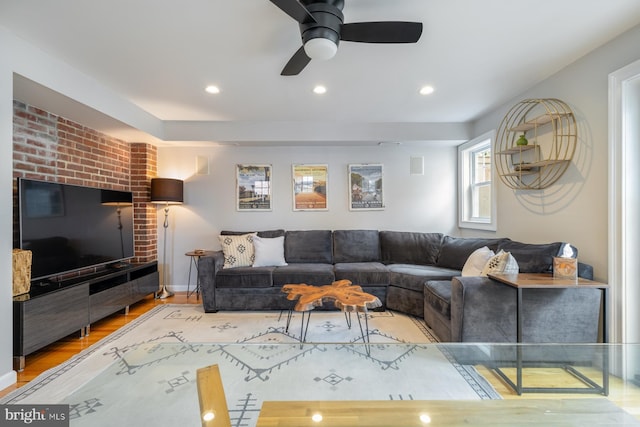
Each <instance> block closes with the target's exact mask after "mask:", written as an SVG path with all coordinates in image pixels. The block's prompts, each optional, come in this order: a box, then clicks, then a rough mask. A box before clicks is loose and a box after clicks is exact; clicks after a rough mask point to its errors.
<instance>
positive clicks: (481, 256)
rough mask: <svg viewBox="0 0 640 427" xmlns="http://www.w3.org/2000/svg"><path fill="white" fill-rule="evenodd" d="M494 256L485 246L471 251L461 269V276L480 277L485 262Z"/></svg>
mask: <svg viewBox="0 0 640 427" xmlns="http://www.w3.org/2000/svg"><path fill="white" fill-rule="evenodd" d="M493 256H495V253H493V251H492V250H491V249H489V248H488V247H486V246H483V247H481V248H479V249H476V250H475V251H473V253H472V254H471V255H469V258H467V261H466V262H465V263H464V266H463V267H462V273H461V276H480V275H481V274H482V270H483V269H484V266H485V265H487V262H488V261H489V260H490V259H491V258H492V257H493Z"/></svg>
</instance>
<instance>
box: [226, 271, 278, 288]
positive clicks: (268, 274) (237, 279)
mask: <svg viewBox="0 0 640 427" xmlns="http://www.w3.org/2000/svg"><path fill="white" fill-rule="evenodd" d="M274 269H275V267H236V268H224V269H222V270H220V271H218V274H216V288H270V287H272V286H273V280H272V274H273V270H274Z"/></svg>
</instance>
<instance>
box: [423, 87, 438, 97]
mask: <svg viewBox="0 0 640 427" xmlns="http://www.w3.org/2000/svg"><path fill="white" fill-rule="evenodd" d="M434 90H435V89H434V88H433V86H422V88H420V95H431V94H432V93H433V91H434Z"/></svg>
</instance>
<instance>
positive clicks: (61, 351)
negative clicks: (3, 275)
mask: <svg viewBox="0 0 640 427" xmlns="http://www.w3.org/2000/svg"><path fill="white" fill-rule="evenodd" d="M161 304H201V301H200V300H198V299H196V298H195V296H194V295H192V296H191V297H189V298H187V294H186V292H179V293H176V295H174V296H172V297H169V298H166V299H162V300H160V299H155V298H153V297H152V296H148V297H147V298H145V299H144V300H142V301H140V302H139V303H137V304H134V305H132V306H131V307H130V309H129V313H128V314H124V313H123V312H120V313H116V314H113V315H111V316H109V317H107V318H106V319H103V320H101V321H99V322H96V323H94V324H92V325H91V331H90V334H89V335H88V336H86V337H84V338H79V334H76V335H70V336H68V337H66V338H64V339H62V340H60V341H58V342H56V343H54V344H51V345H49V346H47V347H45V348H43V349H42V350H39V351H37V352H35V353H33V354H30V355H29V356H27V360H26V367H25V369H24V370H23V371H22V372H18V382H17V383H16V384H15V385H13V386H10V387H8V388H6V389H4V390H1V391H0V397H2V396H5V395H6V394H8V393H10V392H11V391H13V390H15V389H17V388H19V387H21V386H23V385H25V384H27V383H28V382H29V381H31V380H32V379H34V378H35V377H37V376H38V375H40V374H41V373H42V372H44V371H46V370H48V369H50V368H53V367H55V366H57V365H59V364H60V363H63V362H64V361H66V360H68V359H69V358H71V357H73V356H74V355H76V354H78V353H80V352H81V351H82V350H84V349H86V348H88V347H89V346H91V345H92V344H94V343H96V342H98V341H99V340H101V339H102V338H104V337H106V336H107V335H109V334H111V333H112V332H115V331H116V330H117V329H118V328H120V327H122V326H124V325H126V324H127V323H129V322H131V321H133V320H134V319H136V318H137V317H139V316H140V315H142V314H144V313H146V312H147V311H149V310H151V309H152V308H153V307H155V306H157V305H161ZM476 368H477V370H478V372H479V373H480V374H481V375H483V376H484V377H485V378H486V379H487V380H488V381H489V383H491V385H492V386H493V387H494V388H495V389H496V391H497V392H498V393H500V395H501V396H502V397H503V398H504V399H568V398H593V397H597V396H596V395H593V394H550V393H549V394H547V393H536V394H532V393H527V394H525V395H523V396H518V395H517V394H516V393H515V392H514V391H513V390H512V389H511V388H510V387H508V386H507V385H506V384H505V383H504V381H503V380H502V379H501V378H500V377H499V376H498V375H497V374H495V373H494V372H493V371H491V370H489V369H487V368H485V367H484V366H477V367H476ZM594 376H595V377H597V373H594ZM541 379H542V380H545V381H550V382H551V383H552V384H554V385H555V386H563V385H569V384H571V383H570V381H573V378H572V377H570V376H568V375H566V373H565V372H564V371H562V370H559V369H550V368H547V369H537V370H535V372H534V371H533V370H531V371H527V370H525V372H524V374H523V381H524V382H525V383H526V384H531V385H535V384H532V383H531V382H532V381H533V382H535V381H538V380H541ZM608 398H609V400H611V401H613V402H614V403H615V404H616V405H618V406H620V407H622V408H624V409H625V410H627V412H629V413H631V414H632V415H634V416H635V417H636V418H638V419H639V420H640V388H639V387H635V386H631V385H626V386H623V385H622V383H621V381H620V380H619V379H617V378H615V377H611V380H610V394H609V396H608Z"/></svg>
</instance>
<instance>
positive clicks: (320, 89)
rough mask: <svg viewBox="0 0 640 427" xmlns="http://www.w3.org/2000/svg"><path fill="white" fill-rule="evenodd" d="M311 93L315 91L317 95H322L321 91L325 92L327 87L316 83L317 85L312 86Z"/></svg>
mask: <svg viewBox="0 0 640 427" xmlns="http://www.w3.org/2000/svg"><path fill="white" fill-rule="evenodd" d="M313 93H317V94H318V95H322V94H323V93H327V88H326V87H324V86H322V85H318V86H316V87H314V88H313Z"/></svg>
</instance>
